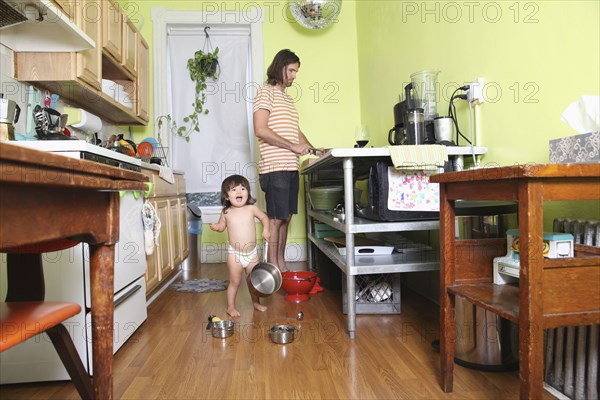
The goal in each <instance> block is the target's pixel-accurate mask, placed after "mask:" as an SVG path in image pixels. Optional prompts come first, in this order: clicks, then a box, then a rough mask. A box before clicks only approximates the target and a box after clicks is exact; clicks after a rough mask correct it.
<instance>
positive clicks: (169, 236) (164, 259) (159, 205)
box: [155, 199, 173, 281]
mask: <svg viewBox="0 0 600 400" xmlns="http://www.w3.org/2000/svg"><path fill="white" fill-rule="evenodd" d="M155 208H156V213H157V214H158V218H160V223H161V226H160V237H159V242H160V245H159V246H158V264H159V265H158V268H159V269H158V279H159V281H162V279H163V277H166V276H168V275H169V274H170V272H171V271H172V270H173V248H172V243H173V233H172V230H171V213H170V209H169V201H168V200H163V199H161V200H157V201H156V205H155Z"/></svg>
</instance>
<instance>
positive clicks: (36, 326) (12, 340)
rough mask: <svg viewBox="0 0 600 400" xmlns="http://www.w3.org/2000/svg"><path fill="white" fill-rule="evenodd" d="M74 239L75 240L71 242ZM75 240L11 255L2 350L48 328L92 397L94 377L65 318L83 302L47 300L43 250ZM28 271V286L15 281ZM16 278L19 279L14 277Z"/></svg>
mask: <svg viewBox="0 0 600 400" xmlns="http://www.w3.org/2000/svg"><path fill="white" fill-rule="evenodd" d="M71 243H73V242H71ZM70 246H72V244H70V245H67V243H64V242H63V244H62V245H57V244H56V243H54V244H53V246H52V247H45V248H44V250H43V251H40V248H39V247H36V249H35V253H29V252H30V251H34V250H33V249H31V248H19V249H15V250H11V251H14V252H15V253H9V254H8V255H7V264H8V265H7V268H8V270H7V275H8V282H9V289H8V293H7V295H6V302H0V352H3V351H5V350H7V349H9V348H11V347H13V346H15V345H18V344H19V343H22V342H24V341H26V340H27V339H29V338H31V337H33V336H35V335H37V334H40V333H43V332H46V334H47V335H48V336H49V337H50V340H51V341H52V344H53V345H54V348H55V349H56V352H57V353H58V356H59V357H60V359H61V361H62V363H63V365H64V366H65V368H66V370H67V372H68V373H69V376H70V377H71V380H72V381H73V384H74V385H75V387H76V388H77V391H78V392H79V395H80V396H81V398H82V399H92V398H93V389H92V381H91V379H90V376H89V375H88V373H87V371H86V369H85V367H84V366H83V363H82V362H81V358H80V357H79V354H78V353H77V349H76V348H75V345H74V344H73V341H72V340H71V336H70V335H69V332H68V331H67V329H66V328H65V326H64V325H63V322H64V321H65V320H67V319H69V318H71V317H72V316H74V315H77V314H78V313H79V312H81V306H79V304H76V303H70V302H53V301H44V296H45V293H44V270H43V267H42V262H41V257H40V254H39V253H41V252H47V251H55V250H58V249H63V248H66V247H70ZM21 274H26V275H27V280H20V281H22V282H23V281H25V282H27V284H26V286H22V287H19V286H18V285H11V278H15V275H21ZM12 281H13V282H15V281H17V280H16V279H12Z"/></svg>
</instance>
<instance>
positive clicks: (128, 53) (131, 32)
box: [121, 15, 138, 76]
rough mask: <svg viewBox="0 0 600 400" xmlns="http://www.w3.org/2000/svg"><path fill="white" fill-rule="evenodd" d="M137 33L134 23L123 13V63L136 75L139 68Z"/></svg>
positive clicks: (124, 66)
mask: <svg viewBox="0 0 600 400" xmlns="http://www.w3.org/2000/svg"><path fill="white" fill-rule="evenodd" d="M137 35H138V33H137V29H136V28H135V26H134V25H133V23H132V22H131V21H130V20H129V19H128V18H127V17H126V16H125V15H123V52H122V55H123V59H122V60H121V64H122V65H123V68H125V69H126V70H127V71H129V72H131V73H132V74H133V75H134V76H135V74H136V70H137V59H136V58H137V52H136V48H137Z"/></svg>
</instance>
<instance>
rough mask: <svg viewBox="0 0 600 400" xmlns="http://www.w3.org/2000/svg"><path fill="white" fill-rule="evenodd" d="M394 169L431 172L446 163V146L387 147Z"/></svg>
mask: <svg viewBox="0 0 600 400" xmlns="http://www.w3.org/2000/svg"><path fill="white" fill-rule="evenodd" d="M388 149H389V150H390V157H391V158H392V164H394V167H395V168H396V169H410V170H432V169H438V167H442V168H443V167H444V163H445V162H446V161H448V151H447V150H446V146H442V145H439V144H427V145H401V146H388Z"/></svg>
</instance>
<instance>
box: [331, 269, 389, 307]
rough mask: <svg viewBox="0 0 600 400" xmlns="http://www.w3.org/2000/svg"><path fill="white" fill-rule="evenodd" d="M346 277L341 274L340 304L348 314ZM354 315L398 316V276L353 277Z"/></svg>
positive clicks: (373, 275)
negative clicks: (354, 293) (354, 292)
mask: <svg viewBox="0 0 600 400" xmlns="http://www.w3.org/2000/svg"><path fill="white" fill-rule="evenodd" d="M346 279H347V278H346V275H344V274H342V303H343V312H344V314H347V313H348V304H347V303H348V300H347V296H346ZM355 280H356V283H355V289H356V295H355V296H354V299H355V305H356V314H400V282H401V281H400V274H372V275H356V276H355Z"/></svg>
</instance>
